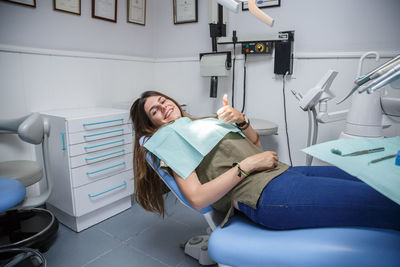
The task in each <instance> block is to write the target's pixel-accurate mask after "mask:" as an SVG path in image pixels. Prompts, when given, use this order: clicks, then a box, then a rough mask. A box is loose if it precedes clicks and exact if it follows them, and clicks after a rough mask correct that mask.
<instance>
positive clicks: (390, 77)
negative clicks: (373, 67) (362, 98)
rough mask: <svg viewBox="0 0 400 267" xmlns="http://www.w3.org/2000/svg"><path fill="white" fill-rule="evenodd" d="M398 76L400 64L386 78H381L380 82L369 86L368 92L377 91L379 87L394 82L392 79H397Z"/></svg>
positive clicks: (399, 74)
mask: <svg viewBox="0 0 400 267" xmlns="http://www.w3.org/2000/svg"><path fill="white" fill-rule="evenodd" d="M399 78H400V65H399V68H398V70H397V71H396V72H395V73H392V75H390V76H389V77H387V78H386V79H384V80H382V81H381V82H380V83H378V84H376V85H375V86H373V87H371V88H370V89H369V90H368V93H369V94H371V93H373V92H375V91H377V90H378V89H379V88H381V87H383V86H385V85H387V84H389V83H391V82H394V81H396V80H398V79H399Z"/></svg>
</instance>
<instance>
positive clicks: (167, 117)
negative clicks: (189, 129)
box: [144, 96, 182, 127]
mask: <svg viewBox="0 0 400 267" xmlns="http://www.w3.org/2000/svg"><path fill="white" fill-rule="evenodd" d="M144 111H145V112H146V114H147V116H148V117H149V119H150V121H151V122H152V123H153V124H154V126H156V127H160V126H162V125H164V124H166V123H169V122H171V121H174V120H176V119H178V118H180V117H182V114H181V111H180V110H179V108H178V107H177V105H175V103H174V102H173V101H171V100H169V99H167V98H165V97H163V96H149V97H148V98H147V99H146V102H145V103H144Z"/></svg>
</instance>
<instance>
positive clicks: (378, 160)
mask: <svg viewBox="0 0 400 267" xmlns="http://www.w3.org/2000/svg"><path fill="white" fill-rule="evenodd" d="M396 155H397V154H392V155H388V156H385V157H381V158H378V159H374V160H371V161H370V162H368V165H369V164H371V163H377V162H380V161H382V160H387V159H391V158H394V157H396Z"/></svg>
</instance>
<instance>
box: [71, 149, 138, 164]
mask: <svg viewBox="0 0 400 267" xmlns="http://www.w3.org/2000/svg"><path fill="white" fill-rule="evenodd" d="M128 153H132V144H126V145H124V146H117V147H113V148H109V149H105V150H100V151H96V152H93V153H88V154H83V155H79V156H76V157H72V158H71V168H76V167H79V166H83V165H87V164H93V163H95V162H99V161H103V160H106V159H110V158H115V157H120V156H123V155H125V154H128Z"/></svg>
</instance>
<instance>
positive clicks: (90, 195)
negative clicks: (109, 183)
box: [88, 181, 127, 197]
mask: <svg viewBox="0 0 400 267" xmlns="http://www.w3.org/2000/svg"><path fill="white" fill-rule="evenodd" d="M125 185H127V183H126V181H124V183H123V184H121V185H119V186H116V187H114V188H111V189H108V190H106V191H104V192H101V193H98V194H95V195H92V194H88V196H89V197H98V196H100V195H103V194H105V193H108V192H110V191H113V190H115V189H118V188H120V187H123V186H125Z"/></svg>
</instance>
